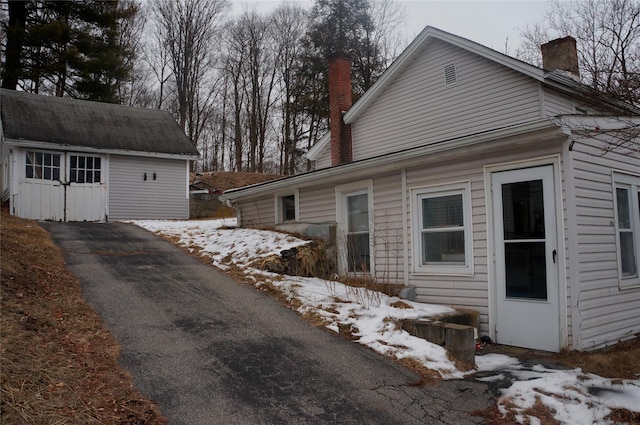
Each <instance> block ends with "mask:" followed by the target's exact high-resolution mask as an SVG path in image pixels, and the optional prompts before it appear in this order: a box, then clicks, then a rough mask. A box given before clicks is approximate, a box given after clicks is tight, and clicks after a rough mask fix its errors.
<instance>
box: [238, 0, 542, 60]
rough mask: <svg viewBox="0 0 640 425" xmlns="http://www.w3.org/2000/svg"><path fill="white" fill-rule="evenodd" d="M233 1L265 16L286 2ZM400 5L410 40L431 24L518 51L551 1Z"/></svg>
mask: <svg viewBox="0 0 640 425" xmlns="http://www.w3.org/2000/svg"><path fill="white" fill-rule="evenodd" d="M232 1H233V3H234V12H236V13H239V12H241V11H242V10H243V8H245V7H250V8H252V7H255V8H256V10H257V11H258V12H261V13H265V12H268V11H269V10H272V9H273V8H275V7H276V6H277V5H279V4H280V3H282V2H281V1H274V0H232ZM289 1H291V0H289ZM298 2H299V3H301V4H302V5H303V6H304V7H306V8H310V7H311V6H312V5H313V2H312V1H306V0H304V1H303V0H299V1H298ZM398 2H399V3H400V4H401V5H402V6H403V7H404V8H405V11H406V12H405V15H406V25H405V26H404V33H405V34H406V36H407V38H408V40H407V41H411V40H413V39H414V38H415V36H417V35H418V34H419V33H420V31H422V29H423V28H424V27H425V26H427V25H430V26H433V27H436V28H439V29H441V30H444V31H447V32H450V33H453V34H456V35H460V36H462V37H465V38H468V39H470V40H473V41H475V42H478V43H480V44H484V45H485V46H487V47H491V48H492V49H495V50H498V51H500V52H504V51H505V42H507V39H508V48H509V51H510V52H513V51H515V50H516V48H517V47H518V46H519V44H520V39H519V34H520V31H519V28H523V27H524V26H525V25H533V24H535V23H538V22H541V21H542V19H543V14H544V12H545V11H546V10H548V9H549V7H550V2H549V1H531V0H510V1H483V0H466V1H430V0H411V1H409V0H399V1H398Z"/></svg>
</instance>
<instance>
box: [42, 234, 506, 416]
mask: <svg viewBox="0 0 640 425" xmlns="http://www.w3.org/2000/svg"><path fill="white" fill-rule="evenodd" d="M41 225H42V226H43V227H44V228H45V229H46V230H48V231H49V232H50V233H51V235H52V237H53V239H54V241H55V243H56V244H57V245H58V246H59V247H60V248H61V249H62V250H63V252H64V256H65V260H66V262H67V265H68V268H69V270H70V271H71V272H72V273H73V274H74V275H75V276H76V277H77V278H78V280H79V281H80V283H81V285H82V288H83V290H84V293H85V296H86V298H87V300H88V302H89V303H90V304H91V305H92V306H93V307H94V308H95V309H96V310H97V311H98V312H99V314H100V316H101V317H102V319H103V320H104V322H105V324H106V326H107V327H108V329H109V330H110V331H111V332H112V334H113V335H114V336H115V337H116V339H117V340H118V342H119V344H120V346H121V359H120V361H121V364H122V365H123V366H124V367H125V368H126V369H127V370H128V371H129V372H130V373H131V374H132V375H133V377H134V380H135V383H136V385H137V386H138V388H139V389H140V390H141V391H142V393H144V394H145V395H146V396H147V397H149V398H151V399H153V400H155V401H156V402H157V403H158V405H159V408H160V411H161V412H162V413H163V414H164V415H165V416H166V417H167V418H168V421H169V423H170V424H187V425H197V424H329V423H336V424H337V423H339V424H412V423H416V424H471V423H481V420H480V418H478V417H475V416H470V415H469V414H468V412H470V411H473V410H476V409H484V408H486V407H487V406H489V405H491V404H492V403H493V396H494V394H493V392H492V391H491V390H490V389H489V388H488V387H487V386H485V385H484V384H482V383H479V382H474V381H446V382H442V383H439V384H437V385H426V386H416V385H412V383H415V382H416V381H417V380H418V376H417V375H415V374H414V373H413V372H411V371H409V370H407V369H405V368H403V367H401V366H399V365H397V364H395V363H393V362H392V361H390V360H388V359H386V358H384V357H382V356H380V355H379V354H376V353H374V352H373V351H371V350H369V349H367V348H365V347H363V346H360V345H359V344H356V343H353V342H348V341H345V340H343V339H342V338H340V337H338V336H336V335H334V334H332V333H330V332H328V331H324V330H322V329H318V328H315V327H313V326H311V325H309V324H308V323H307V322H305V321H304V320H303V319H302V318H300V317H299V316H298V315H297V314H296V313H295V312H293V311H291V310H289V309H287V308H285V307H283V306H282V305H281V304H279V303H278V302H277V301H275V300H273V299H271V298H270V297H268V296H266V295H264V294H262V293H261V292H259V291H257V290H256V289H254V288H252V287H249V286H246V285H242V284H238V283H237V282H236V281H234V280H233V279H231V278H230V277H229V276H227V275H226V274H224V273H222V272H219V271H217V270H216V269H214V268H213V267H211V266H208V265H205V264H202V263H201V262H200V261H199V260H197V259H195V258H193V257H191V256H189V255H186V254H185V253H184V252H183V251H182V250H180V249H179V248H177V247H175V246H173V245H172V244H170V243H168V242H166V241H164V240H162V239H161V238H159V237H157V236H155V235H153V234H151V233H148V232H147V231H145V230H143V229H140V228H138V227H136V226H134V225H130V224H123V223H53V222H47V223H41Z"/></svg>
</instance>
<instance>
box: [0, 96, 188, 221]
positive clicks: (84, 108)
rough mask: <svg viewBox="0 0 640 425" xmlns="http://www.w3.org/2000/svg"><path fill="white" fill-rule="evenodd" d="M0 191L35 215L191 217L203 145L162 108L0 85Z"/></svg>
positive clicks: (15, 210) (19, 209) (18, 210)
mask: <svg viewBox="0 0 640 425" xmlns="http://www.w3.org/2000/svg"><path fill="white" fill-rule="evenodd" d="M0 126H1V129H2V131H0V139H1V142H2V148H1V159H0V176H1V178H2V180H1V184H0V194H1V195H2V196H1V198H2V201H3V202H6V201H9V206H10V211H11V214H13V215H17V216H19V217H24V218H30V219H37V220H55V221H107V220H123V219H171V218H188V217H189V166H190V161H192V160H195V159H198V158H199V155H198V151H197V150H196V148H195V147H194V146H193V144H192V143H191V142H190V140H189V139H188V138H187V137H186V136H185V134H184V133H183V132H182V130H181V129H180V127H179V126H178V125H177V124H176V122H175V121H174V120H173V118H172V117H171V116H170V115H169V114H168V113H167V112H165V111H159V110H154V109H144V108H133V107H127V106H121V105H113V104H107V103H98V102H89V101H81V100H74V99H68V98H59V97H53V96H40V95H34V94H29V93H24V92H17V91H12V90H4V89H3V90H1V91H0Z"/></svg>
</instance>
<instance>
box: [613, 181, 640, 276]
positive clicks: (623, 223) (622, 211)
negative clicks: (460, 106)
mask: <svg viewBox="0 0 640 425" xmlns="http://www.w3.org/2000/svg"><path fill="white" fill-rule="evenodd" d="M614 181H615V216H616V236H617V241H616V242H617V244H618V252H617V255H618V271H619V275H620V286H621V287H625V286H635V285H639V284H640V279H639V277H638V276H639V273H638V271H639V269H640V252H639V249H640V177H636V176H632V175H627V174H622V173H614Z"/></svg>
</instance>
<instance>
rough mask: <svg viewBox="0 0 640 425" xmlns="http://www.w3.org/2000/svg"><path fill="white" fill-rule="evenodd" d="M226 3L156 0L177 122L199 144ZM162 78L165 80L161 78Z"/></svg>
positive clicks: (216, 0) (154, 5)
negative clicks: (173, 92)
mask: <svg viewBox="0 0 640 425" xmlns="http://www.w3.org/2000/svg"><path fill="white" fill-rule="evenodd" d="M228 6H229V3H228V1H227V0H153V1H152V3H151V8H152V12H153V16H154V20H155V25H156V27H155V32H156V35H157V38H158V41H159V45H160V47H161V48H162V49H165V50H166V55H167V58H168V64H169V68H170V70H171V73H172V76H171V81H173V83H174V86H175V87H174V88H175V93H176V99H177V118H178V123H179V124H180V126H181V127H182V129H183V130H184V131H185V133H186V134H187V136H189V138H190V139H191V141H192V142H193V143H194V144H195V145H197V144H198V141H199V138H200V136H201V134H202V132H203V130H204V128H205V127H206V121H207V119H208V118H209V116H210V110H209V109H210V106H211V102H212V99H213V87H212V86H211V85H212V79H211V75H210V72H211V70H212V69H215V66H213V64H214V59H213V57H212V52H213V51H214V46H215V41H216V39H217V36H218V31H219V26H220V24H221V22H222V19H223V17H224V13H225V12H226V10H227V8H228ZM162 77H164V76H163V75H162Z"/></svg>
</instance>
